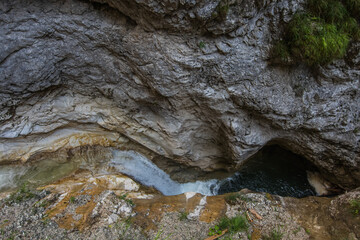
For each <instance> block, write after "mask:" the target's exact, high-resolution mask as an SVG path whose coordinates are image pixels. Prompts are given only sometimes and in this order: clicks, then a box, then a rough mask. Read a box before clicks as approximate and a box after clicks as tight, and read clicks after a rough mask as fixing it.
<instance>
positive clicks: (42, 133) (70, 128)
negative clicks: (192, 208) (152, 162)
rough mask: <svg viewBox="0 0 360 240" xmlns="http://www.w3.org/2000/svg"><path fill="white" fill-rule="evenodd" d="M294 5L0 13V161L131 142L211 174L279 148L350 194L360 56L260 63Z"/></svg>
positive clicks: (355, 163) (54, 6) (96, 6)
mask: <svg viewBox="0 0 360 240" xmlns="http://www.w3.org/2000/svg"><path fill="white" fill-rule="evenodd" d="M301 4H302V1H300V0H282V1H259V0H256V1H255V0H243V1H231V0H229V1H219V0H214V1H205V0H202V1H192V0H167V1H160V0H151V1H143V0H138V1H127V0H99V1H97V2H91V1H80V0H62V1H55V0H52V1H40V0H39V1H20V0H14V1H10V0H4V1H1V3H0V104H1V109H0V161H1V162H5V161H17V160H22V161H26V160H28V159H29V158H30V157H31V156H33V155H34V154H37V153H39V152H51V151H56V150H58V149H60V148H73V147H78V146H83V145H103V146H117V144H123V143H124V142H127V141H132V142H136V143H139V144H140V145H142V146H144V148H146V149H149V150H150V151H152V152H154V153H156V154H158V155H161V156H165V157H167V158H170V159H173V160H174V161H176V162H179V163H182V164H185V165H188V166H194V167H199V168H201V169H203V170H205V171H211V170H215V169H234V167H236V166H239V165H241V164H242V162H243V161H245V160H246V159H248V158H249V157H250V156H252V155H253V154H254V153H256V152H257V151H258V150H259V149H261V148H262V147H263V146H265V145H267V144H271V143H277V144H279V145H281V146H283V147H286V148H288V149H290V150H291V151H293V152H295V153H298V154H301V155H303V156H305V157H306V158H307V159H308V160H309V161H311V162H312V163H313V164H314V165H315V166H317V167H318V168H319V170H320V171H321V172H322V174H324V176H326V177H327V178H328V180H330V181H332V182H333V183H336V184H338V185H339V186H341V187H343V188H346V189H347V188H353V187H356V186H358V185H359V179H360V168H359V163H360V157H359V156H360V155H359V152H360V149H359V139H360V124H359V113H360V111H359V106H360V100H359V99H360V98H359V81H360V70H359V69H360V56H359V48H360V45H359V44H358V43H351V44H350V47H349V53H348V55H347V57H346V58H345V59H343V60H337V61H335V62H333V63H331V64H329V65H328V66H324V67H319V69H317V71H316V73H314V72H313V71H312V70H311V69H309V68H308V67H306V66H304V65H301V64H299V65H298V66H294V67H279V66H272V65H271V64H269V61H268V56H269V49H270V48H271V43H272V42H273V40H274V39H276V38H278V37H279V36H280V33H281V29H282V26H283V24H284V23H286V22H288V21H289V20H290V19H291V16H292V15H293V14H294V13H295V12H296V11H297V10H299V9H301V8H302V6H301ZM224 6H225V7H226V8H225V10H226V9H227V10H226V11H225V10H223V9H224V8H223V7H224Z"/></svg>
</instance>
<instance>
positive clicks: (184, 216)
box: [179, 211, 188, 221]
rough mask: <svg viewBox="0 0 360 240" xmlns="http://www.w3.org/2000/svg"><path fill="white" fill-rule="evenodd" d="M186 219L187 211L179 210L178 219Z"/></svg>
mask: <svg viewBox="0 0 360 240" xmlns="http://www.w3.org/2000/svg"><path fill="white" fill-rule="evenodd" d="M187 219H188V213H187V212H185V211H184V212H180V214H179V220H180V221H184V220H187Z"/></svg>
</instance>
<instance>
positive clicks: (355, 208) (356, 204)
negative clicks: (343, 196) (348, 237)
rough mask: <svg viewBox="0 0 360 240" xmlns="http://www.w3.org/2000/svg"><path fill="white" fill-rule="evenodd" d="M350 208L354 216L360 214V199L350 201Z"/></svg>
mask: <svg viewBox="0 0 360 240" xmlns="http://www.w3.org/2000/svg"><path fill="white" fill-rule="evenodd" d="M350 208H351V212H352V213H353V214H354V215H359V213H360V198H358V199H353V200H351V201H350Z"/></svg>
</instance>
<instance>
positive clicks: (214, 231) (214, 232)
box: [208, 225, 222, 236]
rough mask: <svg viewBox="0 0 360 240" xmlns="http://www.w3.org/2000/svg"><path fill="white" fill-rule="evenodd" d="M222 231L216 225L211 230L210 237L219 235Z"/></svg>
mask: <svg viewBox="0 0 360 240" xmlns="http://www.w3.org/2000/svg"><path fill="white" fill-rule="evenodd" d="M221 233H222V231H221V230H220V227H219V226H218V225H215V226H214V227H212V228H210V229H209V233H208V235H209V236H214V235H219V234H221Z"/></svg>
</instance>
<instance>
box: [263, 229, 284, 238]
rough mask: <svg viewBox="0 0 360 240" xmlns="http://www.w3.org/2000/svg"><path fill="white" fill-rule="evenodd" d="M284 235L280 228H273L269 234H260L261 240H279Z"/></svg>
mask: <svg viewBox="0 0 360 240" xmlns="http://www.w3.org/2000/svg"><path fill="white" fill-rule="evenodd" d="M283 236H284V233H282V232H280V230H276V229H273V230H272V232H271V233H270V234H269V235H265V236H262V239H263V240H281V239H282V238H283Z"/></svg>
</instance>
